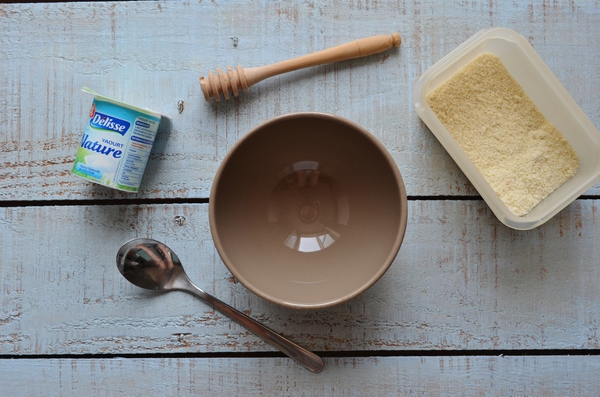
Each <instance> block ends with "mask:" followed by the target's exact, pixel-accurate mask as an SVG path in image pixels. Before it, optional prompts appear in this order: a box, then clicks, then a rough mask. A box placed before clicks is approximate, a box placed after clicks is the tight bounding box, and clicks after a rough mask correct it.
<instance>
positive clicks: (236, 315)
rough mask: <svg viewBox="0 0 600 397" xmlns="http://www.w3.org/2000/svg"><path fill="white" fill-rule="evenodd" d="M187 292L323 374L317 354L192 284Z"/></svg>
mask: <svg viewBox="0 0 600 397" xmlns="http://www.w3.org/2000/svg"><path fill="white" fill-rule="evenodd" d="M185 290H186V291H188V292H190V293H192V294H194V295H196V296H197V297H199V298H200V299H202V300H203V301H204V302H206V303H207V304H208V305H209V306H211V307H213V308H215V309H216V310H218V311H219V312H221V313H222V314H224V315H226V316H227V317H229V318H230V319H232V320H233V321H235V322H237V323H238V324H240V325H242V326H244V327H246V329H248V330H249V331H252V332H253V333H254V334H255V335H256V336H258V337H260V338H262V339H263V340H264V341H265V342H267V343H269V344H271V345H272V346H274V347H276V348H278V349H279V350H281V351H282V352H283V353H285V354H286V355H287V356H288V357H290V358H292V359H294V360H296V361H297V362H299V363H300V364H302V365H304V366H305V367H306V368H307V369H309V370H310V371H312V372H321V370H322V369H323V366H324V364H323V360H322V359H321V357H319V356H317V355H316V354H315V353H313V352H310V351H308V350H306V349H305V348H303V347H301V346H298V345H297V344H295V343H294V342H292V341H291V340H289V339H287V338H285V337H283V336H282V335H280V334H278V333H277V332H275V331H273V330H272V329H270V328H268V327H266V326H265V325H263V324H261V323H259V322H258V321H256V320H254V319H252V318H250V317H248V316H247V315H245V314H244V313H242V312H240V311H238V310H236V309H234V308H233V307H231V306H229V305H228V304H227V303H225V302H222V301H220V300H219V299H217V298H215V297H214V296H212V295H210V294H209V293H207V292H205V291H203V290H201V289H200V288H198V287H196V286H195V285H194V284H192V283H191V282H190V285H189V286H186V288H185Z"/></svg>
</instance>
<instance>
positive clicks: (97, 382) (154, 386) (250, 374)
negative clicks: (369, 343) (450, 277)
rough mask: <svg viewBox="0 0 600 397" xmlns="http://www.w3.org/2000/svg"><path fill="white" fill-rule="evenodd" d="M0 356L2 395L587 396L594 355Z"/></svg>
mask: <svg viewBox="0 0 600 397" xmlns="http://www.w3.org/2000/svg"><path fill="white" fill-rule="evenodd" d="M325 362H326V367H325V369H324V370H323V372H321V373H320V374H313V373H310V372H308V371H306V370H303V369H301V368H300V367H299V366H298V365H296V364H295V363H293V362H292V361H291V360H289V359H286V358H242V359H231V358H204V359H194V358H156V359H154V358H153V359H138V358H135V359H125V358H118V359H95V360H90V359H19V360H0V390H2V392H3V394H5V395H10V396H40V395H43V396H48V397H52V396H83V395H93V396H123V395H127V396H188V395H192V396H198V395H201V396H236V395H239V396H323V397H328V396H335V397H339V396H407V395H418V396H421V395H427V396H593V395H596V394H597V392H598V390H599V389H600V378H599V377H598V372H599V371H600V358H599V357H597V356H592V357H585V356H571V357H569V356H564V357H556V356H525V357H513V356H508V357H498V356H496V357H477V356H476V357H369V358H360V357H359V358H351V357H350V358H327V359H325Z"/></svg>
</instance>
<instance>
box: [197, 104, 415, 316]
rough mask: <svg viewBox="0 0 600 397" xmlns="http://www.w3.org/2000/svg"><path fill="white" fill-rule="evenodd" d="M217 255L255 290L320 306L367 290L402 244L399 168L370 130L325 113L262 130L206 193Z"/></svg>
mask: <svg viewBox="0 0 600 397" xmlns="http://www.w3.org/2000/svg"><path fill="white" fill-rule="evenodd" d="M209 207H210V210H209V211H210V226H211V232H212V236H213V239H214V241H215V245H216V247H217V250H218V251H219V254H220V256H221V258H222V260H223V262H224V263H225V265H226V266H227V268H228V269H229V270H230V271H231V273H232V274H233V275H234V277H235V278H236V279H238V280H239V281H240V282H241V283H242V284H243V285H244V286H246V287H247V288H248V289H250V290H251V291H252V292H254V293H255V294H257V295H259V296H261V297H263V298H265V299H268V300H269V301H272V302H275V303H278V304H280V305H283V306H287V307H293V308H305V309H309V308H310V309H315V308H323V307H328V306H332V305H336V304H338V303H341V302H344V301H347V300H348V299H351V298H353V297H355V296H356V295H358V294H360V293H361V292H363V291H365V290H366V289H367V288H369V287H370V286H371V285H373V284H374V283H375V282H376V281H377V280H378V279H379V278H380V277H381V276H382V275H383V274H384V273H385V271H386V270H387V269H388V267H389V266H390V264H391V263H392V261H393V260H394V258H395V257H396V255H397V253H398V250H399V249H400V244H401V243H402V239H403V238H404V232H405V230H406V219H407V201H406V191H405V188H404V182H403V181H402V177H401V175H400V172H399V171H398V168H397V166H396V164H395V162H394V160H393V159H392V157H391V156H390V155H389V153H388V152H387V151H386V150H385V148H384V147H383V145H382V144H381V143H380V142H379V141H377V139H375V137H373V136H372V135H371V134H370V133H369V132H368V131H366V130H365V129H363V128H361V127H360V126H358V125H356V124H354V123H352V122H350V121H348V120H345V119H343V118H340V117H336V116H332V115H328V114H322V113H295V114H289V115H285V116H281V117H277V118H275V119H272V120H269V121H268V122H266V123H264V124H262V125H260V126H258V127H257V128H255V129H254V130H252V131H250V132H249V133H248V134H247V135H246V136H244V137H243V138H242V139H241V140H240V141H239V142H238V143H237V144H236V145H235V146H234V147H233V148H232V150H231V151H230V152H229V153H228V154H227V156H226V157H225V159H224V161H223V163H222V164H221V167H220V168H219V170H218V172H217V175H216V177H215V180H214V183H213V187H212V191H211V195H210V205H209Z"/></svg>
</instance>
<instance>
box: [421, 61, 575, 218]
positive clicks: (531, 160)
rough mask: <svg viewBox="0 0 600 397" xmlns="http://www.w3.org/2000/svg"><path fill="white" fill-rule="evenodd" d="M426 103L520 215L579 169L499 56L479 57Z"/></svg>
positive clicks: (572, 153) (571, 152)
mask: <svg viewBox="0 0 600 397" xmlns="http://www.w3.org/2000/svg"><path fill="white" fill-rule="evenodd" d="M427 102H428V103H429V106H430V107H431V108H432V109H433V111H434V112H435V113H436V114H437V116H438V118H439V119H440V121H441V122H442V123H443V124H444V125H445V127H446V128H447V129H448V131H449V132H450V134H452V136H453V137H454V139H456V140H457V141H458V143H459V145H460V146H461V147H462V149H463V150H464V151H465V152H466V154H467V156H468V157H469V159H470V160H471V161H472V162H473V163H474V164H475V166H476V167H477V168H478V169H479V171H480V172H481V173H482V174H483V176H484V177H485V179H486V180H487V181H488V183H489V184H490V185H491V186H492V188H493V189H494V191H495V192H496V193H497V194H498V195H499V196H500V198H501V199H502V201H503V202H504V203H505V204H506V206H507V207H508V208H509V209H510V210H511V211H512V212H513V213H515V214H516V215H519V216H523V215H526V214H527V213H528V212H529V211H531V210H532V209H533V207H535V206H536V205H537V204H538V203H539V202H540V201H542V200H543V199H544V198H545V197H546V196H548V195H549V194H550V193H552V191H554V190H555V189H556V188H557V187H559V186H560V185H562V184H563V183H564V182H566V181H567V180H568V179H569V178H571V177H572V176H573V175H575V173H576V172H577V169H578V168H579V158H578V157H577V154H576V153H575V151H574V150H573V148H572V147H571V145H570V144H569V143H568V142H567V141H566V140H565V139H564V137H563V136H562V134H561V133H560V132H559V131H558V130H557V129H556V127H554V125H553V124H552V123H550V122H549V121H548V120H546V118H545V117H544V116H543V115H542V113H541V112H540V111H539V110H538V109H537V107H536V106H535V104H534V103H533V102H532V101H531V99H529V98H528V97H527V96H526V95H525V92H523V89H522V88H521V86H520V85H519V84H518V83H517V82H516V81H515V80H514V79H513V78H512V76H511V75H510V74H509V72H508V70H507V69H506V67H505V66H504V65H503V64H502V62H501V61H500V59H499V58H498V57H497V56H495V55H492V54H483V55H480V56H479V57H478V58H476V59H475V60H473V61H472V62H471V63H469V64H468V65H467V66H466V67H464V68H463V69H462V70H460V71H459V72H458V73H456V74H455V75H454V76H453V77H452V78H450V79H449V80H448V81H446V82H444V84H442V85H441V86H440V87H439V88H437V89H436V90H435V91H433V92H432V93H431V94H429V95H428V96H427Z"/></svg>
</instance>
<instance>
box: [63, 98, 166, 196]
mask: <svg viewBox="0 0 600 397" xmlns="http://www.w3.org/2000/svg"><path fill="white" fill-rule="evenodd" d="M88 92H89V91H88ZM160 118H161V116H160V115H159V114H156V113H153V112H150V111H144V110H142V109H138V108H134V107H132V106H130V105H127V104H122V103H120V102H117V101H114V100H112V99H110V98H104V97H101V96H99V95H96V97H95V98H94V102H93V104H92V108H91V110H90V114H89V122H88V123H87V124H86V126H85V129H84V131H83V136H82V138H81V142H80V145H79V150H78V151H77V157H76V158H75V163H74V164H73V169H72V173H73V174H75V175H77V176H80V177H82V178H85V179H87V180H90V181H93V182H96V183H99V184H101V185H104V186H108V187H111V188H115V189H119V190H124V191H128V192H137V191H138V190H139V186H140V182H141V180H142V176H143V174H144V169H145V168H146V163H147V162H148V157H149V156H150V151H151V150H152V145H153V143H154V138H155V136H156V132H157V130H158V126H159V124H160Z"/></svg>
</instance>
